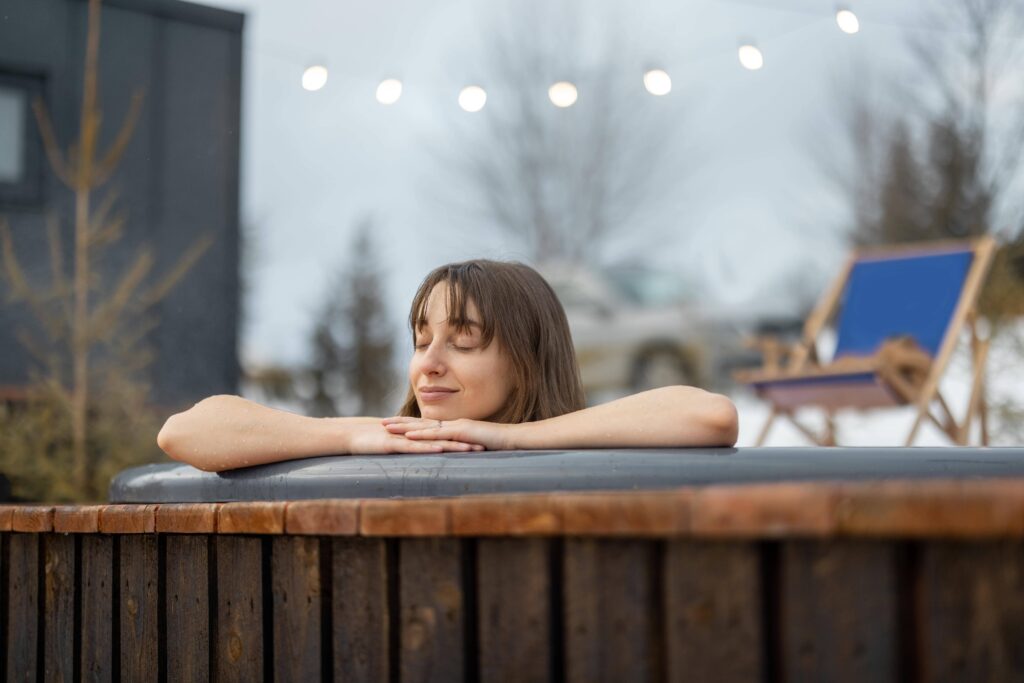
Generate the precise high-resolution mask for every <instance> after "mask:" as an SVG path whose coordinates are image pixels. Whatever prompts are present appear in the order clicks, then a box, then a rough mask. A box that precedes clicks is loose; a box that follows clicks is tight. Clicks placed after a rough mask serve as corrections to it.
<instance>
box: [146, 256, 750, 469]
mask: <svg viewBox="0 0 1024 683" xmlns="http://www.w3.org/2000/svg"><path fill="white" fill-rule="evenodd" d="M409 324H410V326H411V327H412V332H413V340H414V346H415V349H414V351H413V355H412V360H411V361H410V363H409V391H408V396H407V398H406V400H405V403H404V405H403V406H402V408H401V410H400V411H399V416H398V417H390V418H385V419H381V418H376V417H336V418H309V417H303V416H300V415H295V414H292V413H287V412H283V411H279V410H274V409H271V408H267V407H265V406H262V405H259V404H257V403H253V402H251V401H247V400H245V399H242V398H239V397H237V396H213V397H210V398H207V399H205V400H203V401H200V402H199V403H197V404H196V405H195V406H193V407H192V408H190V409H189V410H186V411H185V412H183V413H179V414H177V415H174V416H172V417H171V418H170V419H168V420H167V423H166V424H165V425H164V427H163V429H161V430H160V434H159V436H158V437H157V442H158V443H159V444H160V447H161V448H162V449H163V450H164V451H165V452H166V453H167V454H168V455H170V456H171V457H172V458H174V459H176V460H180V461H182V462H186V463H188V464H190V465H194V466H195V467H198V468H200V469H204V470H211V471H220V470H226V469H232V468H235V467H246V466H249V465H259V464H263V463H268V462H275V461H279V460H291V459H294V458H304V457H308V456H314V455H324V454H336V453H345V454H353V455H356V454H370V453H439V452H442V451H480V450H484V449H487V450H517V449H560V448H624V447H679V446H731V445H732V444H733V443H735V441H736V432H737V418H736V409H735V408H734V407H733V405H732V403H731V402H730V401H729V399H727V398H726V397H724V396H720V395H717V394H711V393H708V392H706V391H703V390H701V389H697V388H694V387H684V386H674V387H664V388H661V389H654V390H651V391H645V392H642V393H639V394H635V395H632V396H627V397H625V398H622V399H619V400H616V401H611V402H610V403H606V404H603V405H599V406H594V407H592V408H585V407H584V401H583V389H582V387H581V385H580V377H579V367H578V365H577V363H576V355H575V353H574V351H573V346H572V339H571V337H570V334H569V326H568V323H567V322H566V319H565V312H564V311H563V310H562V306H561V304H560V303H559V302H558V299H557V298H556V297H555V294H554V292H553V291H552V290H551V287H550V286H549V285H548V283H547V282H545V281H544V279H543V278H542V277H541V276H540V275H539V274H538V273H537V272H536V271H535V270H533V269H532V268H529V267H527V266H525V265H522V264H520V263H503V262H497V261H486V260H475V261H466V262H464V263H454V264H450V265H447V266H442V267H440V268H438V269H436V270H434V271H433V272H432V273H430V275H428V276H427V278H426V280H424V281H423V284H421V285H420V288H419V291H417V293H416V297H415V299H414V300H413V303H412V309H411V312H410V315H409Z"/></svg>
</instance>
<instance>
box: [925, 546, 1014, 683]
mask: <svg viewBox="0 0 1024 683" xmlns="http://www.w3.org/2000/svg"><path fill="white" fill-rule="evenodd" d="M920 571H921V574H920V580H921V590H920V595H921V604H920V611H919V614H920V622H919V624H918V628H919V630H920V631H921V637H920V642H921V653H920V656H921V659H920V662H919V663H918V666H919V668H920V670H921V674H922V675H921V679H922V680H924V681H965V682H967V681H1019V680H1024V648H1021V643H1024V545H1022V544H1021V543H1020V542H1019V541H1017V542H1006V541H991V542H977V543H972V542H953V541H936V542H930V543H926V544H925V545H924V546H923V547H922V549H921V568H920Z"/></svg>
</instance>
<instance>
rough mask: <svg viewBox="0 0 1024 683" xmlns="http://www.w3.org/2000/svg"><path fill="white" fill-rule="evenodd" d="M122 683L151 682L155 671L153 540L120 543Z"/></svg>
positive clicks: (133, 537) (143, 537) (129, 537)
mask: <svg viewBox="0 0 1024 683" xmlns="http://www.w3.org/2000/svg"><path fill="white" fill-rule="evenodd" d="M119 546H120V548H119V552H120V563H121V566H120V586H119V589H118V590H120V592H121V594H120V603H121V604H120V614H119V615H118V621H119V622H120V623H119V626H118V627H119V629H120V634H121V661H120V663H119V665H118V666H119V667H120V672H121V680H122V681H143V680H147V679H151V678H152V677H153V672H155V671H156V670H157V650H158V643H159V639H160V634H159V633H158V632H157V610H158V605H159V600H160V595H159V593H158V592H157V590H158V586H157V583H158V571H159V566H158V556H157V538H156V536H146V535H134V534H133V535H125V536H122V537H121V538H120V540H119Z"/></svg>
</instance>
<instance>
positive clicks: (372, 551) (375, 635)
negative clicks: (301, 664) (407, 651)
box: [331, 538, 391, 683]
mask: <svg viewBox="0 0 1024 683" xmlns="http://www.w3.org/2000/svg"><path fill="white" fill-rule="evenodd" d="M331 543H332V545H333V550H332V555H331V557H332V562H333V565H334V566H333V569H332V572H331V575H332V591H331V594H332V600H333V605H332V610H333V621H334V633H333V635H332V638H333V640H334V680H335V681H337V683H346V682H348V681H377V682H378V683H386V681H388V680H390V669H389V663H390V661H389V654H388V652H389V650H388V648H389V640H390V633H391V631H390V628H391V624H390V623H389V614H390V609H391V606H390V605H389V604H388V580H389V579H388V567H387V545H386V544H387V541H385V540H384V539H380V538H334V539H331Z"/></svg>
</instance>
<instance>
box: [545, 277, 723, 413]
mask: <svg viewBox="0 0 1024 683" xmlns="http://www.w3.org/2000/svg"><path fill="white" fill-rule="evenodd" d="M540 271H541V272H542V273H543V275H544V277H545V278H546V279H547V280H548V282H549V283H551V286H552V288H553V289H554V290H555V293H556V294H557V295H558V298H559V300H560V301H561V302H562V305H563V306H564V307H565V312H566V316H567V317H568V319H569V327H570V329H571V331H572V337H573V342H574V344H575V346H576V353H577V356H578V357H579V361H580V372H581V374H582V378H583V388H584V390H585V391H586V393H587V397H588V400H591V401H594V400H595V399H596V398H597V397H600V398H599V399H598V400H604V399H605V398H609V397H613V396H615V395H622V394H624V393H630V392H636V391H642V390H644V389H651V388H654V387H659V386H667V385H670V384H692V385H698V386H700V385H707V384H709V383H710V382H711V380H712V379H713V378H714V376H715V374H716V373H715V370H714V365H715V364H716V361H715V356H716V354H715V353H714V349H713V348H712V342H713V339H712V336H713V331H714V330H713V328H714V325H713V324H712V323H710V322H709V321H708V320H707V319H706V318H705V317H704V316H703V315H702V314H701V312H700V311H699V310H698V309H697V307H696V306H695V304H694V302H693V301H692V294H691V291H692V290H691V289H690V288H689V287H687V285H686V283H685V281H684V280H683V279H682V278H681V277H679V276H678V275H677V274H675V273H671V272H667V271H657V270H651V269H647V268H636V267H619V268H607V269H602V270H597V269H592V268H581V267H570V266H558V265H547V266H542V267H541V268H540Z"/></svg>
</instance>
